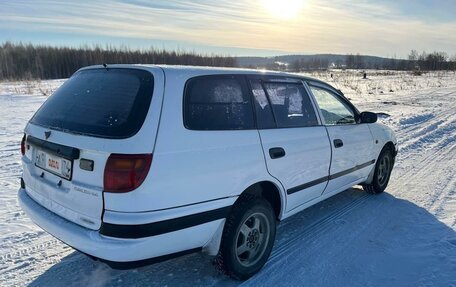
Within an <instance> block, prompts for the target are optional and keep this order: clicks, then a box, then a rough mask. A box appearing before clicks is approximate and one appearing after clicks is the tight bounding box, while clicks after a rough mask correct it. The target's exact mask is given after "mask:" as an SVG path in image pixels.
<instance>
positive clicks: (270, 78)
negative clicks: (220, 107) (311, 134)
mask: <svg viewBox="0 0 456 287" xmlns="http://www.w3.org/2000/svg"><path fill="white" fill-rule="evenodd" d="M245 76H246V79H247V83H248V85H249V88H250V94H251V97H252V100H251V105H252V108H253V109H254V115H255V123H256V126H257V129H258V130H273V129H296V128H298V129H299V128H311V127H321V126H324V124H323V121H322V120H321V118H320V109H319V108H318V106H317V105H316V103H315V101H314V97H313V94H312V93H311V92H310V89H308V87H307V84H306V81H305V80H304V79H303V78H301V77H290V76H288V75H287V76H285V75H284V76H276V75H255V74H253V75H252V74H247V75H245ZM251 80H258V81H259V82H260V85H261V87H262V88H263V91H264V93H265V95H266V99H267V101H268V103H269V105H270V106H271V112H272V116H273V118H274V123H275V127H274V128H260V127H259V125H258V124H257V121H258V118H257V116H256V111H255V107H254V105H253V101H254V100H255V95H254V94H253V90H252V88H251V84H250V81H251ZM265 83H266V84H267V83H272V84H280V83H283V84H294V85H302V86H303V88H304V90H305V91H306V93H307V96H308V97H309V100H310V102H311V103H312V108H313V110H314V113H315V117H316V119H317V124H316V125H310V126H296V127H279V126H278V124H277V119H276V116H275V113H274V109H273V108H272V104H271V99H270V98H269V93H268V92H267V90H266V88H265V87H264V84H265Z"/></svg>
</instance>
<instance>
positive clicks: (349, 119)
mask: <svg viewBox="0 0 456 287" xmlns="http://www.w3.org/2000/svg"><path fill="white" fill-rule="evenodd" d="M310 90H311V91H312V94H313V95H314V97H315V99H316V100H317V103H318V106H319V107H320V110H321V113H322V115H323V118H324V121H325V124H326V125H344V124H355V123H356V120H355V113H354V111H353V110H352V109H351V108H350V107H349V106H348V105H347V104H346V103H344V102H343V101H342V100H341V99H340V98H339V97H338V96H337V95H335V94H333V93H332V92H330V91H328V90H326V89H323V88H320V87H315V86H310Z"/></svg>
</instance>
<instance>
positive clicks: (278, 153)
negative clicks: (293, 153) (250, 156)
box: [269, 147, 285, 159]
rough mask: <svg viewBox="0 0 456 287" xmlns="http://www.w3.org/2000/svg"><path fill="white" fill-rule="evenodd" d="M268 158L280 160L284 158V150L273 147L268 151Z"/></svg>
mask: <svg viewBox="0 0 456 287" xmlns="http://www.w3.org/2000/svg"><path fill="white" fill-rule="evenodd" d="M269 156H270V157H271V158H272V159H276V158H281V157H284V156H285V150H284V149H283V148H281V147H273V148H270V149H269Z"/></svg>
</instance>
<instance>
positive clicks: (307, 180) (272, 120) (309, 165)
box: [249, 77, 331, 211]
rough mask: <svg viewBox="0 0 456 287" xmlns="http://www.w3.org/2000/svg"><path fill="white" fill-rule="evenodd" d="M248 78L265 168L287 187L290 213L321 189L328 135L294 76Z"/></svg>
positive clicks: (328, 150)
mask: <svg viewBox="0 0 456 287" xmlns="http://www.w3.org/2000/svg"><path fill="white" fill-rule="evenodd" d="M249 82H250V85H251V88H252V92H253V95H254V103H255V112H256V117H257V126H258V129H259V134H260V137H261V142H262V146H263V152H264V156H265V159H266V164H267V169H268V171H269V173H270V174H271V175H272V176H273V177H275V178H277V179H278V180H279V181H280V182H281V183H282V185H283V186H284V188H285V190H286V191H287V207H286V211H290V210H292V209H294V208H296V207H298V206H299V205H301V204H303V203H305V202H307V201H310V200H312V199H315V198H317V197H318V196H320V195H321V193H322V192H323V190H324V188H325V186H326V183H327V177H328V172H329V164H330V160H331V147H330V145H329V141H328V135H327V133H326V129H325V127H324V126H322V125H321V124H320V122H319V120H318V117H317V115H316V113H315V108H314V105H313V103H312V101H311V99H310V97H309V95H308V93H307V92H306V89H305V87H304V85H303V83H302V82H301V81H300V80H299V79H289V78H282V77H261V78H255V77H250V78H249Z"/></svg>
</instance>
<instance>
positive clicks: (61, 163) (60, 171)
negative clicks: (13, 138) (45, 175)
mask: <svg viewBox="0 0 456 287" xmlns="http://www.w3.org/2000/svg"><path fill="white" fill-rule="evenodd" d="M35 165H36V166H38V167H40V168H42V169H44V170H47V171H49V172H51V173H53V174H55V175H58V176H60V177H63V178H65V179H68V180H69V179H70V178H71V171H72V168H73V162H72V161H71V160H68V159H64V158H61V157H58V156H55V155H52V154H49V153H47V152H45V151H42V150H37V151H36V155H35Z"/></svg>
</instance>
